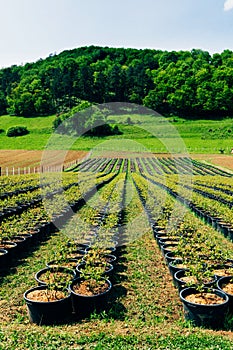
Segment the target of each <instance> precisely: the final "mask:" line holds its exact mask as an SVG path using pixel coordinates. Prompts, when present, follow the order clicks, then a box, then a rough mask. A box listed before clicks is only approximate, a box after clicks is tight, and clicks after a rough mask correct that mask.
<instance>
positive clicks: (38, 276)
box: [35, 266, 77, 286]
mask: <svg viewBox="0 0 233 350" xmlns="http://www.w3.org/2000/svg"><path fill="white" fill-rule="evenodd" d="M48 271H51V272H54V273H56V272H58V273H59V272H65V273H67V280H66V281H64V284H67V282H69V280H70V282H72V280H73V279H75V278H76V277H77V272H76V270H73V269H69V268H67V267H63V266H59V267H45V268H44V269H41V270H39V271H38V272H37V273H36V274H35V280H36V281H37V283H38V284H39V285H41V286H46V285H47V282H46V281H45V280H43V275H44V274H45V273H46V272H48ZM61 283H62V282H61Z"/></svg>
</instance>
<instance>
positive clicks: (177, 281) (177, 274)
mask: <svg viewBox="0 0 233 350" xmlns="http://www.w3.org/2000/svg"><path fill="white" fill-rule="evenodd" d="M184 276H186V270H179V271H176V272H175V274H174V284H175V286H176V287H177V288H178V290H179V292H180V291H181V290H182V289H184V288H187V287H188V286H187V283H186V282H185V281H183V280H182V277H184ZM215 283H216V278H215V277H213V279H212V280H211V281H210V282H207V283H204V285H205V287H207V288H213V286H214V285H215ZM189 287H194V283H193V285H192V286H191V285H190V284H189Z"/></svg>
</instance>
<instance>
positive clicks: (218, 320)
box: [180, 287, 229, 329]
mask: <svg viewBox="0 0 233 350" xmlns="http://www.w3.org/2000/svg"><path fill="white" fill-rule="evenodd" d="M211 292H212V293H214V294H216V295H218V296H219V297H221V298H222V300H223V302H222V303H221V304H211V305H202V304H196V303H192V302H189V301H187V299H186V297H187V296H188V295H191V294H197V293H199V292H198V291H197V290H196V289H195V288H192V287H190V288H185V289H183V290H182V291H181V292H180V299H181V301H182V303H183V307H184V316H185V319H186V320H189V321H192V322H193V324H194V325H196V326H199V327H204V328H211V329H218V328H222V327H223V325H224V322H225V318H226V315H227V312H228V307H229V297H228V296H227V295H226V294H225V293H223V292H222V291H221V290H218V289H212V290H211Z"/></svg>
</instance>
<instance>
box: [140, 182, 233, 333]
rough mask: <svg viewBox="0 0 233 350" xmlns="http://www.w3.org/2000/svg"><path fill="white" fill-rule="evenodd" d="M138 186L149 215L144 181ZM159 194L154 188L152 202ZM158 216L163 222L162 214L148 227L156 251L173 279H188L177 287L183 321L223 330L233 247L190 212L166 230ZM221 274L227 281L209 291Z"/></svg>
mask: <svg viewBox="0 0 233 350" xmlns="http://www.w3.org/2000/svg"><path fill="white" fill-rule="evenodd" d="M143 185H144V186H143ZM137 186H138V187H139V188H140V195H141V196H142V197H144V203H146V206H147V208H146V209H147V211H149V212H150V211H151V210H153V207H152V206H151V208H150V205H151V201H149V200H147V198H146V196H145V189H146V188H148V184H146V181H145V180H143V179H140V181H138V182H137ZM160 192H161V189H160V188H159V187H157V188H156V186H154V198H153V199H157V197H158V193H160ZM151 195H152V193H150V198H151ZM172 200H173V199H171V201H172ZM179 206H180V208H179ZM181 206H182V205H181V204H179V205H178V206H177V207H176V210H175V211H176V213H177V214H178V213H179V211H180V210H182V207H181ZM170 214H171V212H170ZM172 215H174V213H172ZM161 216H163V219H165V217H164V210H163V211H162V215H160V216H159V217H158V219H157V220H152V222H151V223H152V225H153V230H154V233H155V237H156V239H157V242H158V244H159V247H160V248H161V251H162V252H163V255H164V257H165V258H166V261H167V263H169V270H170V272H171V273H172V274H173V275H174V273H175V271H177V274H178V277H179V278H180V279H182V278H184V275H185V278H187V279H188V282H186V283H185V281H184V280H183V282H182V283H181V284H179V286H180V287H179V288H180V298H181V300H182V302H183V305H184V311H185V316H186V318H187V319H190V320H192V321H194V322H195V324H197V325H204V326H209V327H212V328H215V327H220V326H223V323H224V321H225V318H226V315H227V311H228V310H230V312H231V313H232V312H233V309H232V304H231V303H230V304H229V299H230V301H231V300H233V295H230V294H229V293H227V292H226V290H224V288H228V290H231V289H230V288H232V285H233V283H232V282H233V276H231V274H232V273H233V260H232V257H233V245H232V244H229V242H228V241H226V239H225V238H224V237H222V236H219V234H218V233H217V232H216V231H215V230H214V229H209V228H208V227H207V226H206V225H204V224H203V223H202V222H201V221H200V220H199V219H198V218H195V217H194V216H193V214H192V213H190V212H187V213H186V214H185V215H184V216H183V218H181V219H180V220H179V222H178V223H177V222H176V225H175V227H174V226H173V227H172V226H169V224H168V220H170V217H169V215H168V217H167V223H166V222H165V221H164V220H163V221H161V220H160V219H161ZM150 220H151V217H150ZM163 222H164V223H163ZM170 222H171V220H170ZM226 243H228V245H226ZM229 246H230V247H229ZM169 261H170V262H169ZM182 273H183V274H184V275H183V276H180V275H179V274H181V275H182ZM222 274H223V275H224V274H227V275H228V277H226V278H225V279H224V278H222V279H221V280H219V281H218V282H217V285H215V287H216V286H217V287H218V288H217V289H213V288H210V287H214V283H215V282H216V278H217V277H216V276H218V277H220V276H221V275H222ZM219 275H220V276H219ZM230 282H231V283H230ZM177 284H178V283H177V282H176V285H177ZM181 286H182V287H181ZM184 286H192V288H184ZM207 287H209V288H207ZM221 287H223V290H221ZM213 305H214V306H213ZM196 311H197V313H196ZM216 313H217V315H218V317H217V319H216Z"/></svg>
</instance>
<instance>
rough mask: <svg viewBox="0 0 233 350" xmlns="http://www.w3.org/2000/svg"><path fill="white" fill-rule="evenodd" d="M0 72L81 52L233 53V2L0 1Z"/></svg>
mask: <svg viewBox="0 0 233 350" xmlns="http://www.w3.org/2000/svg"><path fill="white" fill-rule="evenodd" d="M0 13H1V20H0V68H2V67H8V66H11V65H13V64H17V65H20V64H25V63H27V62H35V61H37V60H39V59H40V58H45V57H47V56H49V55H50V54H54V53H60V52H62V51H63V50H68V49H73V48H77V47H81V46H89V45H96V46H109V47H132V48H152V49H161V50H167V51H171V50H192V49H193V48H198V49H202V50H206V51H209V52H210V53H211V54H213V53H215V52H219V53H220V52H222V51H223V50H225V49H230V50H232V51H233V0H0Z"/></svg>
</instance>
